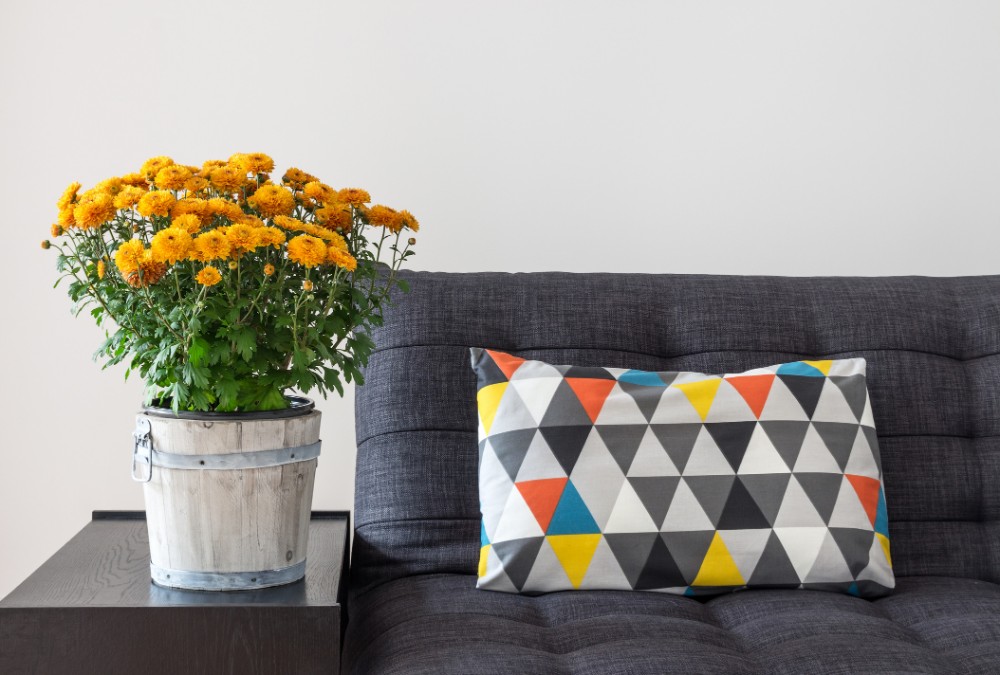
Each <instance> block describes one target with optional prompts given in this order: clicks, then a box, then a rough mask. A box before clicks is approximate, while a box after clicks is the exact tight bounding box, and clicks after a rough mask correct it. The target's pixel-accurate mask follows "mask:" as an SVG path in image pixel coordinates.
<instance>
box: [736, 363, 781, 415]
mask: <svg viewBox="0 0 1000 675" xmlns="http://www.w3.org/2000/svg"><path fill="white" fill-rule="evenodd" d="M726 382H728V383H729V384H731V385H733V389H735V390H736V391H738V392H740V396H742V397H743V400H744V401H746V402H747V405H748V406H750V410H752V411H753V414H754V417H757V418H758V419H760V413H761V411H762V410H764V404H765V403H767V395H768V394H769V393H771V385H772V384H774V375H773V374H772V375H739V376H737V377H727V378H726Z"/></svg>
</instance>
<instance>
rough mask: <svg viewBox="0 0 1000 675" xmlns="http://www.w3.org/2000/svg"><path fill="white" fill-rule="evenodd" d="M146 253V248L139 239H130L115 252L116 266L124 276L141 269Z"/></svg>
mask: <svg viewBox="0 0 1000 675" xmlns="http://www.w3.org/2000/svg"><path fill="white" fill-rule="evenodd" d="M145 253H146V247H145V246H143V244H142V242H141V241H140V240H138V239H130V240H128V241H126V242H125V243H124V244H122V245H121V246H120V247H118V250H117V251H116V252H115V266H116V267H117V268H118V271H120V272H121V273H122V275H123V276H124V275H126V274H128V273H129V272H134V271H136V270H137V269H139V265H141V264H142V261H143V258H144V256H145Z"/></svg>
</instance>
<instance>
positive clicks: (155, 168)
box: [139, 155, 174, 182]
mask: <svg viewBox="0 0 1000 675" xmlns="http://www.w3.org/2000/svg"><path fill="white" fill-rule="evenodd" d="M173 163H174V160H172V159H170V158H169V157H164V156H162V155H161V156H159V157H150V158H149V159H147V160H146V161H145V162H143V163H142V168H140V169H139V173H141V174H142V175H143V176H145V177H146V180H147V181H149V182H153V178H154V177H155V176H156V174H158V173H159V172H160V169H165V168H166V167H168V166H170V165H171V164H173Z"/></svg>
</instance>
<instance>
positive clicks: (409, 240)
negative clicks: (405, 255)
mask: <svg viewBox="0 0 1000 675" xmlns="http://www.w3.org/2000/svg"><path fill="white" fill-rule="evenodd" d="M406 243H407V244H409V245H410V246H413V245H414V244H416V243H417V239H416V237H410V238H409V239H408V240H407V242H406Z"/></svg>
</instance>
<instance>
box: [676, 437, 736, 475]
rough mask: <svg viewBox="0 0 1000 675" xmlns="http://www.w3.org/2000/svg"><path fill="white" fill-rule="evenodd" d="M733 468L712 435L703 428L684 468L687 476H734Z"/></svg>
mask: <svg viewBox="0 0 1000 675" xmlns="http://www.w3.org/2000/svg"><path fill="white" fill-rule="evenodd" d="M735 473H736V472H735V471H733V466H732V465H731V464H730V463H729V460H728V459H726V456H725V455H723V454H722V451H721V450H719V446H718V445H716V444H715V441H714V440H712V435H711V434H709V433H708V430H707V429H705V428H704V427H702V429H701V431H699V432H698V437H697V438H696V439H695V441H694V448H693V449H692V450H691V456H690V457H689V458H688V461H687V464H686V465H685V466H684V475H685V476H732V475H735Z"/></svg>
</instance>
